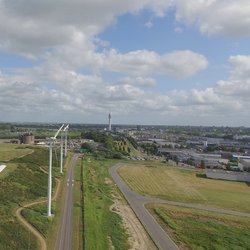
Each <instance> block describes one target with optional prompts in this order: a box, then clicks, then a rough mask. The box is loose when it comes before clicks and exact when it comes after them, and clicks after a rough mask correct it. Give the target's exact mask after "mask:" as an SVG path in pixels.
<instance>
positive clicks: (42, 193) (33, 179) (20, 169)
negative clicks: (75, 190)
mask: <svg viewBox="0 0 250 250" xmlns="http://www.w3.org/2000/svg"><path fill="white" fill-rule="evenodd" d="M6 165H7V167H6V170H7V172H5V170H4V171H3V172H2V175H1V179H0V203H1V206H0V249H11V250H12V249H37V242H36V239H34V238H33V235H32V234H31V233H29V232H28V231H26V229H25V228H24V227H23V226H22V225H21V224H20V223H19V221H18V220H17V218H16V217H15V210H16V209H17V208H18V207H19V206H22V205H23V204H26V203H28V202H31V201H33V200H37V199H39V198H41V197H46V195H47V178H48V176H47V174H46V173H44V171H42V170H41V167H43V168H44V169H45V168H46V166H48V150H47V149H45V148H39V147H34V153H31V154H29V155H27V156H24V157H22V158H14V159H12V160H11V161H10V162H8V163H7V164H6ZM8 166H10V168H8ZM53 174H54V177H55V176H58V175H59V164H58V162H57V161H56V159H55V160H54V162H53ZM54 187H55V179H53V188H54ZM29 211H30V210H28V212H29ZM36 212H37V213H38V212H39V211H38V210H37V211H36ZM42 213H43V212H42ZM32 216H33V218H35V219H36V220H37V221H40V220H42V219H43V218H42V217H39V218H36V215H34V214H32Z"/></svg>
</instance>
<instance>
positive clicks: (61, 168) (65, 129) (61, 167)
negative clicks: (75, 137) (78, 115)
mask: <svg viewBox="0 0 250 250" xmlns="http://www.w3.org/2000/svg"><path fill="white" fill-rule="evenodd" d="M68 128H69V124H68V125H67V126H66V127H64V129H63V132H65V147H66V146H67V145H66V133H67V129H68ZM65 156H66V155H65ZM60 173H61V174H62V173H63V133H61V159H60Z"/></svg>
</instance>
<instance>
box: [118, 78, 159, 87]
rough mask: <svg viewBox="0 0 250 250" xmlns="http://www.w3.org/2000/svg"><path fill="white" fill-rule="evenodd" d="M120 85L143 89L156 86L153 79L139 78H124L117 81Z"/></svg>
mask: <svg viewBox="0 0 250 250" xmlns="http://www.w3.org/2000/svg"><path fill="white" fill-rule="evenodd" d="M118 83H121V84H129V85H138V86H145V87H154V86H155V85H156V80H155V79H153V78H150V77H149V78H144V77H141V76H138V77H135V78H132V77H124V78H122V79H120V80H119V81H118Z"/></svg>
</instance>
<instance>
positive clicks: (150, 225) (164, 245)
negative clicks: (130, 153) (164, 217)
mask: <svg viewBox="0 0 250 250" xmlns="http://www.w3.org/2000/svg"><path fill="white" fill-rule="evenodd" d="M124 165H125V164H123V163H120V164H117V165H115V166H113V167H112V168H110V169H109V173H110V175H111V176H112V178H113V180H114V181H115V183H116V184H117V186H118V187H119V189H120V191H121V192H122V194H123V195H124V197H125V198H126V200H127V201H128V203H129V204H130V206H131V208H132V209H133V210H134V212H135V214H136V215H137V217H138V218H139V220H140V221H141V223H142V224H143V226H144V227H145V229H146V230H147V231H148V233H149V235H150V236H151V237H152V239H153V241H154V242H155V244H156V245H157V246H158V248H159V249H162V250H176V249H179V248H178V246H177V245H176V244H175V243H174V242H173V241H172V239H171V238H170V237H169V236H168V235H167V234H166V232H165V231H164V230H163V229H162V228H161V227H160V225H159V224H158V223H157V222H156V220H155V218H154V217H153V216H152V215H151V214H150V213H149V212H148V210H147V209H146V208H145V206H144V205H145V204H146V203H162V204H169V205H175V206H182V207H190V208H197V209H202V210H206V211H212V212H218V213H225V214H231V215H237V216H244V217H250V214H249V213H241V212H237V211H231V210H225V209H219V208H212V207H206V206H202V205H197V204H189V203H182V202H174V201H167V200H162V199H159V198H150V197H145V196H142V195H139V194H138V193H136V192H134V191H132V190H131V189H130V188H129V187H128V185H127V184H126V183H125V182H124V181H123V180H122V178H121V177H120V175H119V174H117V169H118V168H120V167H122V166H124Z"/></svg>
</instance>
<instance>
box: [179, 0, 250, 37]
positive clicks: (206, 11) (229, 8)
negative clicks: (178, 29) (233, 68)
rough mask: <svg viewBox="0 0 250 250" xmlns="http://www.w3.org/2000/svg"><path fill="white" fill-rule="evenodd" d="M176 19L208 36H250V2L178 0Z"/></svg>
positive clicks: (245, 0) (241, 0) (234, 0)
mask: <svg viewBox="0 0 250 250" xmlns="http://www.w3.org/2000/svg"><path fill="white" fill-rule="evenodd" d="M176 10H177V12H176V18H177V20H178V21H181V22H184V23H187V24H196V25H197V26H198V28H199V30H200V31H201V32H202V33H204V34H207V35H226V36H234V37H244V36H249V35H250V29H249V28H248V27H249V26H250V19H249V13H250V2H249V1H248V0H238V1H236V0H199V1H197V0H190V1H186V0H176Z"/></svg>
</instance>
